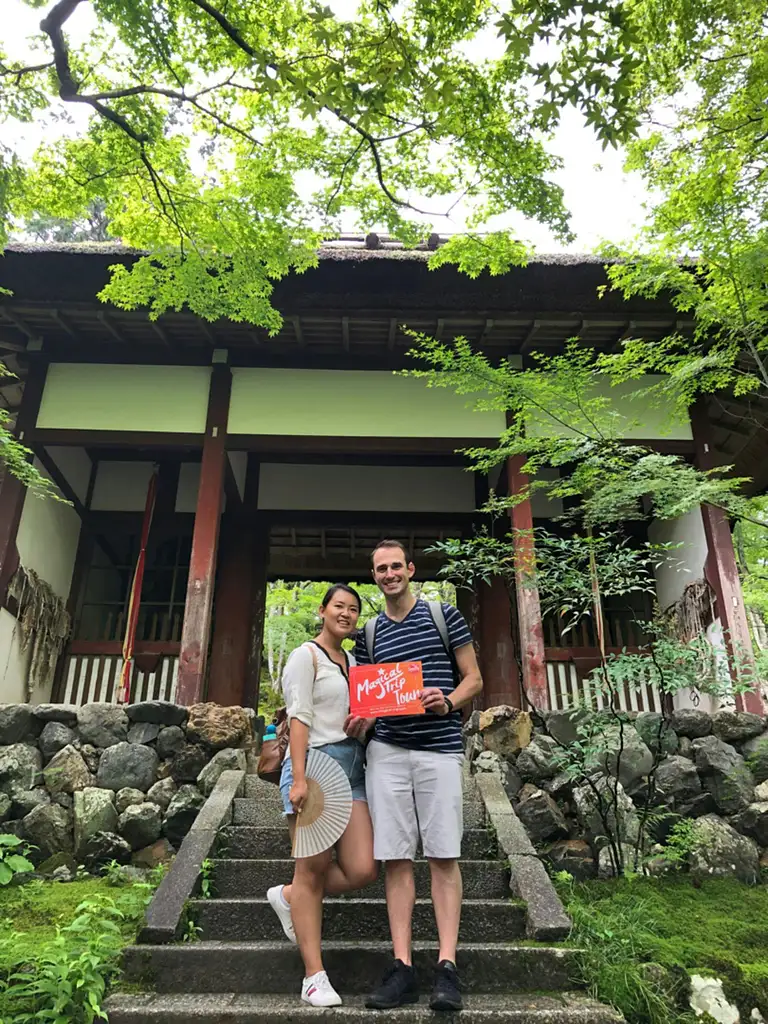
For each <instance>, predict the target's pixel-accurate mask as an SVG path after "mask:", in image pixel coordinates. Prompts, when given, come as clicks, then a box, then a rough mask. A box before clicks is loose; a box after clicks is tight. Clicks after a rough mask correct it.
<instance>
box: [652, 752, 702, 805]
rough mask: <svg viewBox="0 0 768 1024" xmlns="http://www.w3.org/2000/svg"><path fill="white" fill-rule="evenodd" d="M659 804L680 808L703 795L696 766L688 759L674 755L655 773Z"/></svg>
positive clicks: (663, 762)
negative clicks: (682, 804)
mask: <svg viewBox="0 0 768 1024" xmlns="http://www.w3.org/2000/svg"><path fill="white" fill-rule="evenodd" d="M654 782H655V785H656V793H657V797H658V802H660V803H664V804H666V805H667V806H674V807H679V805H680V804H681V803H686V802H688V801H690V800H693V799H695V798H696V797H697V796H699V795H700V794H701V780H700V779H699V773H698V772H697V771H696V765H695V764H694V763H693V761H689V760H688V758H687V757H679V756H677V755H674V756H672V757H666V758H664V760H663V761H661V762H660V763H659V765H658V767H657V769H656V772H655V773H654Z"/></svg>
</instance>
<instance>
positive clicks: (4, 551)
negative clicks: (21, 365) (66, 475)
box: [0, 359, 48, 603]
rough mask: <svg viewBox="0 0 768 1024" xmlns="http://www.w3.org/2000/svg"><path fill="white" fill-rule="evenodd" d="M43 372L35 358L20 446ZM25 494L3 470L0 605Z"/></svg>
mask: <svg viewBox="0 0 768 1024" xmlns="http://www.w3.org/2000/svg"><path fill="white" fill-rule="evenodd" d="M47 372H48V364H47V362H46V361H45V360H44V359H36V360H35V361H34V362H33V363H32V365H31V366H30V368H29V373H28V374H27V379H26V383H25V385H24V395H23V397H22V400H21V408H20V409H19V414H18V416H17V417H16V430H15V434H16V437H17V438H18V440H20V441H22V442H23V443H24V442H26V443H28V442H29V440H30V439H31V438H32V437H33V435H34V427H35V423H36V422H37V415H38V413H39V411H40V402H41V401H42V397H43V388H44V387H45V376H46V373H47ZM25 495H26V488H25V487H24V485H23V484H22V483H21V481H20V480H19V479H18V478H17V477H15V476H13V475H12V474H11V473H9V472H8V470H6V472H5V476H4V477H3V482H2V484H0V603H1V602H2V601H4V600H5V594H6V590H7V589H8V584H9V582H10V580H11V576H13V574H14V572H15V571H16V568H17V566H18V563H19V556H18V552H17V551H16V534H17V532H18V529H19V521H20V519H21V511H22V508H23V507H24V497H25Z"/></svg>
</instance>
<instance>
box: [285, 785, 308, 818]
mask: <svg viewBox="0 0 768 1024" xmlns="http://www.w3.org/2000/svg"><path fill="white" fill-rule="evenodd" d="M308 795H309V787H308V786H307V780H306V779H294V780H293V785H292V786H291V791H290V793H289V794H288V799H289V800H290V801H291V806H292V807H293V809H294V811H295V812H296V814H301V811H302V808H303V807H304V804H305V803H306V802H307V796H308Z"/></svg>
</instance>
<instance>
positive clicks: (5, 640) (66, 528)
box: [0, 463, 80, 703]
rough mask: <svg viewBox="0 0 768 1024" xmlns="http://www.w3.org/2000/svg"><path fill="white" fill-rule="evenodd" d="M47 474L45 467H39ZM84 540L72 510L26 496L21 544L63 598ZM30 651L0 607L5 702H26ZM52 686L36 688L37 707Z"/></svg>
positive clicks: (30, 564)
mask: <svg viewBox="0 0 768 1024" xmlns="http://www.w3.org/2000/svg"><path fill="white" fill-rule="evenodd" d="M36 466H37V468H38V469H39V470H40V471H41V472H43V470H42V467H41V466H40V465H39V464H38V463H36ZM79 539H80V519H79V517H78V515H77V513H76V512H75V510H74V509H73V508H72V507H71V505H66V504H64V503H63V502H60V501H54V500H53V499H52V498H37V497H35V496H34V495H33V494H27V496H26V497H25V499H24V507H23V508H22V512H21V519H20V521H19V530H18V533H17V536H16V546H17V548H18V551H19V559H20V561H21V563H22V565H23V566H24V567H25V568H27V569H33V570H34V571H35V572H36V573H37V575H38V576H39V577H40V578H41V579H43V580H45V582H46V583H48V584H50V586H51V588H52V590H53V592H54V593H55V594H56V595H57V596H58V597H60V598H62V599H63V600H65V601H66V600H67V598H68V597H69V590H70V586H71V583H72V571H73V569H74V565H75V556H76V554H77V545H78V541H79ZM28 663H29V652H28V651H27V652H24V653H22V651H21V637H20V634H19V628H18V623H17V621H16V618H15V617H14V616H13V615H11V613H10V612H9V611H7V610H6V609H4V608H2V609H0V703H13V702H18V701H25V700H26V699H27V695H26V679H27V666H28ZM49 697H50V688H46V689H42V688H39V689H37V690H35V691H34V692H33V693H32V695H31V699H32V702H33V703H40V702H41V701H46V700H48V699H49Z"/></svg>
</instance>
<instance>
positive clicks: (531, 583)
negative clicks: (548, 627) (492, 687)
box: [507, 455, 549, 709]
mask: <svg viewBox="0 0 768 1024" xmlns="http://www.w3.org/2000/svg"><path fill="white" fill-rule="evenodd" d="M524 462H525V460H524V458H523V456H521V455H516V456H514V457H513V458H511V459H507V483H508V489H509V494H510V495H513V494H519V493H520V492H521V491H523V490H524V489H525V488H526V487H527V486H528V477H527V475H526V474H525V473H523V471H522V467H523V464H524ZM509 515H510V519H511V520H512V543H513V545H514V549H515V591H516V594H517V620H518V624H519V626H520V656H521V660H522V663H523V680H522V683H523V698H524V700H525V701H527V702H528V703H530V704H531V705H533V707H535V708H539V709H544V708H546V707H548V705H549V695H548V694H549V691H548V687H547V666H546V664H545V661H544V629H543V627H542V622H541V606H540V605H539V588H538V587H537V586H536V583H535V575H534V573H535V569H536V553H535V550H534V544H533V532H532V531H533V513H532V512H531V503H530V501H529V500H528V499H526V500H525V501H521V502H520V504H519V505H515V506H514V507H513V508H512V509H510V513H509Z"/></svg>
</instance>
